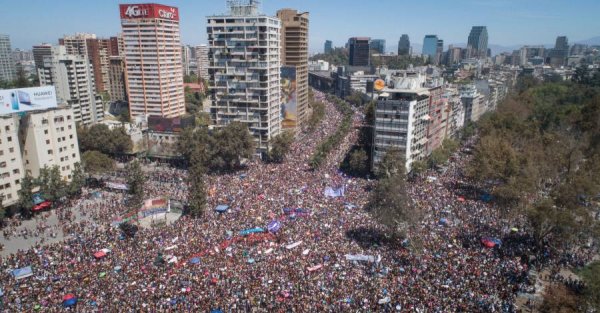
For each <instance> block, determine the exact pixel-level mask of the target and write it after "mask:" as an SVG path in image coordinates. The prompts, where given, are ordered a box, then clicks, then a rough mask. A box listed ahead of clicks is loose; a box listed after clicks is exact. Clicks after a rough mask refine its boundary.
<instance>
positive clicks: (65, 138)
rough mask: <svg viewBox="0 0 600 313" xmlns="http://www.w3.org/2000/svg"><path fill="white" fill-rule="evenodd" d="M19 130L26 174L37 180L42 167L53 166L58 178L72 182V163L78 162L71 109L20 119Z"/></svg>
mask: <svg viewBox="0 0 600 313" xmlns="http://www.w3.org/2000/svg"><path fill="white" fill-rule="evenodd" d="M19 129H20V130H19V131H20V137H21V149H22V151H23V162H24V165H23V166H24V168H25V171H26V173H28V174H30V175H31V176H32V177H38V176H39V175H40V170H41V169H42V168H44V167H45V166H47V167H53V166H55V165H56V166H58V168H59V169H60V174H61V177H62V178H63V179H64V180H66V181H69V180H71V178H72V176H71V173H72V172H73V169H74V168H75V163H78V162H80V161H81V158H80V155H79V144H78V142H77V131H76V127H75V115H74V113H73V110H72V109H70V108H58V109H53V110H47V111H39V112H34V113H30V114H27V115H26V116H24V117H23V118H22V119H21V123H20V127H19Z"/></svg>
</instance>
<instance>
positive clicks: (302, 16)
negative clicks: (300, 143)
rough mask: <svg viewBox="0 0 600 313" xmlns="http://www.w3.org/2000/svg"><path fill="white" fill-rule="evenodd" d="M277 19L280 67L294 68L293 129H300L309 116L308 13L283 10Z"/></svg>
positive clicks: (279, 12) (278, 13)
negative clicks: (294, 121) (294, 105)
mask: <svg viewBox="0 0 600 313" xmlns="http://www.w3.org/2000/svg"><path fill="white" fill-rule="evenodd" d="M277 18H278V19H279V20H281V37H280V38H281V66H286V67H288V66H289V67H294V68H296V114H295V115H296V125H295V127H300V126H302V125H303V124H304V123H306V122H307V121H308V115H309V112H308V110H309V108H308V25H309V23H308V12H303V13H299V12H298V11H296V10H292V9H284V10H279V11H277ZM291 114H293V112H292V113H291ZM290 128H292V127H290Z"/></svg>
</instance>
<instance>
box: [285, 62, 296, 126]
mask: <svg viewBox="0 0 600 313" xmlns="http://www.w3.org/2000/svg"><path fill="white" fill-rule="evenodd" d="M281 98H282V99H281V115H282V117H283V121H282V122H281V127H282V128H283V129H293V128H296V125H297V121H298V90H297V84H296V68H295V67H288V66H284V67H282V68H281Z"/></svg>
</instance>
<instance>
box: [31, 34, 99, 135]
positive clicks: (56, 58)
mask: <svg viewBox="0 0 600 313" xmlns="http://www.w3.org/2000/svg"><path fill="white" fill-rule="evenodd" d="M38 74H39V77H40V85H41V86H55V87H56V97H57V100H58V103H59V104H67V105H69V106H70V107H71V108H73V113H74V118H75V121H76V122H81V123H83V124H92V123H96V122H98V121H101V120H102V119H103V118H104V109H103V104H102V97H101V96H100V95H99V94H97V92H96V87H95V84H94V74H93V69H92V65H91V64H90V62H89V60H88V59H87V58H86V57H85V56H81V55H70V54H67V53H66V51H65V47H64V46H56V47H53V48H52V54H51V55H50V56H46V57H44V65H43V67H42V68H41V69H38Z"/></svg>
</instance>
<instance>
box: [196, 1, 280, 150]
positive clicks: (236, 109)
mask: <svg viewBox="0 0 600 313" xmlns="http://www.w3.org/2000/svg"><path fill="white" fill-rule="evenodd" d="M280 29H281V22H280V20H279V19H277V18H274V17H269V16H266V15H262V14H260V13H259V12H258V5H257V3H256V2H255V1H252V0H250V1H248V2H247V3H243V2H242V1H231V2H229V13H228V14H227V15H215V16H209V17H208V21H207V30H208V41H209V47H210V53H209V62H210V66H209V75H210V88H211V89H212V90H213V91H214V93H213V95H212V104H211V107H210V114H211V118H212V120H213V122H214V125H215V127H224V126H226V125H228V124H229V123H231V122H236V121H237V122H242V123H244V124H246V125H248V128H249V130H250V133H251V134H252V135H253V136H254V138H255V141H256V143H257V148H258V152H266V151H268V150H269V141H270V139H271V138H272V137H273V136H276V135H278V134H279V132H280V128H281V96H280V94H281V82H280V49H281V47H280Z"/></svg>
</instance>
